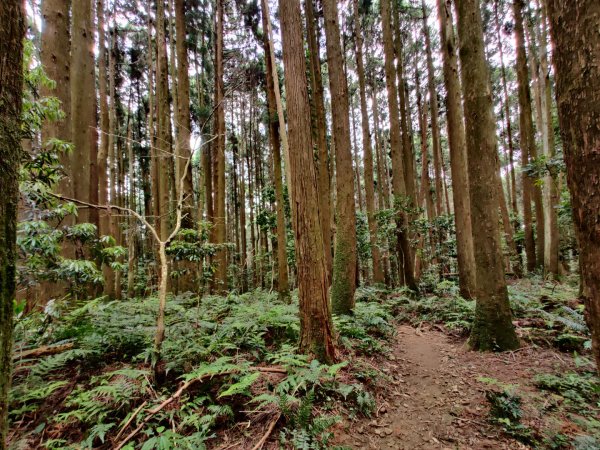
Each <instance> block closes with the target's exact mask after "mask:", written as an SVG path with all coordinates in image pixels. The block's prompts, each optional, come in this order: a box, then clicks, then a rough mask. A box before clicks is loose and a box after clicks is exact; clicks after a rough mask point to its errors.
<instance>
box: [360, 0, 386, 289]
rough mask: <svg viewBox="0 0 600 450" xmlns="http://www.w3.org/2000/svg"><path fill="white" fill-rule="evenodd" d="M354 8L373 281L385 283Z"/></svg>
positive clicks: (361, 46) (365, 94)
mask: <svg viewBox="0 0 600 450" xmlns="http://www.w3.org/2000/svg"><path fill="white" fill-rule="evenodd" d="M353 8H354V36H355V46H356V67H357V72H358V85H359V90H360V111H361V125H362V144H363V153H364V164H365V197H366V206H367V220H368V223H369V239H370V243H371V255H372V257H373V282H374V283H383V282H384V281H385V280H384V277H383V270H382V267H381V255H380V253H379V247H378V245H377V220H376V218H375V190H374V187H375V182H374V179H373V174H374V170H373V150H372V147H371V129H370V125H369V110H368V109H367V88H366V82H365V67H364V62H363V38H362V30H361V26H360V14H359V10H358V0H353Z"/></svg>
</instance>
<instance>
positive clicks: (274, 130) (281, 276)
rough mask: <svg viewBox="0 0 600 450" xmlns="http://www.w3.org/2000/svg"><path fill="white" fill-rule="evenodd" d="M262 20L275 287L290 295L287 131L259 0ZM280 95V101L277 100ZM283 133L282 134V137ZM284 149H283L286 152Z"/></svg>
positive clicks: (266, 15) (265, 16)
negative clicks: (274, 228) (285, 183)
mask: <svg viewBox="0 0 600 450" xmlns="http://www.w3.org/2000/svg"><path fill="white" fill-rule="evenodd" d="M261 6H262V21H263V47H264V49H265V63H266V75H267V76H266V79H267V80H266V81H267V82H266V88H267V108H268V110H269V114H268V118H269V141H270V143H271V151H272V152H273V178H274V185H275V201H276V202H277V210H276V214H277V289H278V291H279V294H280V295H282V296H284V297H287V296H288V294H289V279H288V264H287V244H286V242H287V231H286V228H285V211H284V206H285V205H284V195H283V174H282V172H281V148H282V139H281V137H283V139H284V141H285V146H286V147H287V145H288V144H287V133H286V129H285V123H280V121H279V118H280V116H281V117H283V110H282V112H281V114H279V109H280V108H281V105H280V103H281V95H280V92H279V78H278V74H277V67H276V66H275V61H274V60H273V59H274V57H275V51H274V50H273V45H272V44H273V43H272V41H271V34H272V33H271V21H270V17H269V8H268V4H267V0H261ZM278 97H279V101H278V100H277V99H278ZM282 133H283V136H282ZM285 151H286V150H284V152H285Z"/></svg>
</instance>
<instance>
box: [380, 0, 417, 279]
mask: <svg viewBox="0 0 600 450" xmlns="http://www.w3.org/2000/svg"><path fill="white" fill-rule="evenodd" d="M381 20H382V27H383V47H384V59H385V80H386V85H387V94H388V108H389V117H390V146H391V153H392V172H393V178H392V190H393V194H394V207H396V208H402V207H403V202H404V200H405V198H406V184H405V180H404V173H405V172H404V163H403V161H402V142H401V136H400V111H399V108H398V89H397V87H396V75H395V73H394V38H393V35H392V26H391V10H390V0H381ZM396 225H397V236H398V247H399V252H398V266H399V275H400V280H401V282H402V284H404V285H406V286H408V287H409V288H411V289H416V287H417V286H416V282H415V277H414V267H413V258H412V252H411V248H410V242H409V239H408V220H407V215H406V213H405V212H404V211H399V213H398V217H397V220H396Z"/></svg>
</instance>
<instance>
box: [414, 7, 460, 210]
mask: <svg viewBox="0 0 600 450" xmlns="http://www.w3.org/2000/svg"><path fill="white" fill-rule="evenodd" d="M421 10H422V12H423V34H424V36H425V51H426V55H427V88H428V90H429V108H430V111H431V140H432V143H433V145H432V149H431V150H432V153H433V168H434V173H435V209H436V213H437V215H438V216H441V215H442V214H444V208H443V202H442V200H443V198H444V191H443V186H442V181H443V180H442V145H441V143H440V124H439V114H440V113H439V107H438V99H437V90H436V88H435V72H434V68H433V56H432V51H431V37H430V36H429V26H428V25H427V8H426V7H425V0H421ZM447 42H448V41H446V43H447ZM445 50H446V49H444V51H445ZM459 92H460V91H459ZM459 95H460V94H459ZM459 117H460V116H459ZM453 175H454V172H453Z"/></svg>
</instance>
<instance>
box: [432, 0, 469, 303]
mask: <svg viewBox="0 0 600 450" xmlns="http://www.w3.org/2000/svg"><path fill="white" fill-rule="evenodd" d="M437 7H438V13H439V21H440V38H441V41H442V42H441V47H442V58H443V62H444V82H445V84H446V92H447V95H446V116H447V124H448V141H449V146H450V165H451V166H452V189H453V191H454V195H453V200H454V215H455V221H456V246H457V252H458V273H459V284H460V293H461V295H462V296H463V297H464V298H471V296H472V294H473V293H474V291H475V286H476V280H475V255H474V253H473V234H472V227H471V205H470V202H469V167H468V163H467V148H466V138H465V128H464V120H463V110H462V100H461V95H462V89H461V85H460V79H459V74H458V59H457V55H456V38H455V35H454V23H453V20H452V1H451V0H437Z"/></svg>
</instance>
